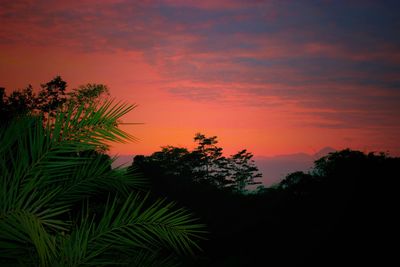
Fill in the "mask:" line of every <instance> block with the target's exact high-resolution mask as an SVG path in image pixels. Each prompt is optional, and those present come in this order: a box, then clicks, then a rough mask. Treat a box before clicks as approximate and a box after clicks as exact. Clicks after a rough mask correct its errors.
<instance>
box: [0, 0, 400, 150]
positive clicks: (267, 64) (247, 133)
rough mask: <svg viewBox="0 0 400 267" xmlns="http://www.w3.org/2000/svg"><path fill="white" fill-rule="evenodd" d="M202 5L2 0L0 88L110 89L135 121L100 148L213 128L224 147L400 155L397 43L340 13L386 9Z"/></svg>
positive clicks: (378, 28)
mask: <svg viewBox="0 0 400 267" xmlns="http://www.w3.org/2000/svg"><path fill="white" fill-rule="evenodd" d="M16 2H18V3H16ZM133 2H134V3H135V4H132V3H133ZM202 3H203V4H199V2H198V1H154V2H153V1H149V2H147V1H143V2H142V1H141V2H140V3H139V2H135V1H130V2H129V1H86V0H85V1H79V3H70V2H69V1H59V2H58V3H57V4H56V3H54V2H52V1H4V2H2V4H0V25H2V26H0V27H1V28H0V86H2V87H6V89H8V90H10V89H17V88H23V87H25V86H26V85H28V84H32V85H33V86H34V87H36V88H38V87H39V84H40V83H44V82H47V81H49V80H51V79H52V78H53V77H54V76H56V75H61V76H62V77H63V79H64V80H66V81H67V82H68V84H69V88H74V87H76V86H78V85H80V84H84V83H88V82H90V83H104V84H106V85H108V86H109V88H110V93H111V95H112V96H113V97H115V98H116V99H118V100H123V101H126V102H129V103H136V104H138V105H139V106H138V107H137V108H136V109H135V110H134V111H133V112H132V113H130V114H129V115H127V116H126V117H125V118H124V121H127V122H143V123H144V124H143V125H135V126H124V129H125V130H127V131H129V132H131V133H132V134H134V135H135V136H136V137H138V138H139V139H140V141H139V142H138V143H134V144H123V145H115V146H114V147H113V148H112V150H111V152H112V153H118V154H149V153H151V152H154V151H156V150H158V149H159V147H160V146H163V145H176V146H186V147H189V148H191V147H192V146H193V142H192V140H193V136H194V134H195V133H196V132H202V133H205V134H207V135H217V136H218V137H219V141H220V145H221V146H222V147H224V151H225V152H226V153H227V154H232V153H235V152H237V151H238V150H239V149H242V148H247V149H248V150H249V151H251V152H253V153H254V154H255V155H256V156H269V155H276V154H287V153H294V152H300V151H302V152H307V153H315V152H316V151H318V150H319V149H321V148H322V147H325V146H331V147H334V148H336V149H341V148H346V147H350V148H354V149H360V150H363V151H371V150H375V151H376V150H378V151H389V152H390V153H391V154H395V155H399V154H400V144H399V142H398V140H399V138H398V136H399V134H400V125H399V121H400V120H399V118H400V108H399V106H400V105H399V103H400V93H399V90H400V87H399V85H400V80H399V78H398V77H400V76H399V75H398V74H400V72H399V63H400V52H399V49H398V48H399V43H400V42H399V40H398V38H397V37H396V38H397V39H396V38H394V37H393V38H386V39H385V43H382V42H379V40H381V39H382V38H383V37H385V36H387V35H388V36H389V35H390V36H392V35H391V34H392V33H393V32H391V31H390V29H387V28H385V26H386V27H387V25H385V24H382V25H368V24H365V22H363V21H364V20H362V21H357V20H353V19H351V18H352V15H353V14H352V13H351V12H352V8H353V11H354V12H356V10H358V11H357V12H361V13H360V14H361V17H362V18H364V17H365V19H370V20H372V21H374V19H375V20H378V19H379V18H380V16H383V15H386V16H389V18H391V17H390V16H391V13H390V14H386V13H384V12H390V10H391V8H389V7H388V8H386V7H381V6H379V5H378V7H379V8H381V9H382V10H380V9H378V13H371V10H373V9H374V10H377V8H378V7H377V6H374V5H371V4H369V5H368V4H366V5H365V7H363V9H359V8H358V6H357V5H354V6H352V5H351V6H350V7H347V9H346V12H347V13H348V14H347V13H346V12H345V14H341V13H334V12H333V13H332V14H331V13H330V12H331V11H330V10H334V11H335V10H337V11H341V10H344V9H343V8H345V7H343V6H340V5H336V4H332V3H331V4H329V2H326V3H325V4H319V5H316V6H313V5H312V4H311V3H310V2H308V3H307V2H304V3H303V4H302V5H300V6H297V5H298V4H293V5H291V4H289V3H286V2H285V3H284V4H282V3H280V2H279V1H265V2H264V1H254V2H253V1H248V2H247V4H244V3H245V2H243V1H222V2H219V3H220V4H212V3H214V2H213V1H203V2H202ZM274 3H275V4H274ZM329 5H333V6H329ZM358 5H361V4H358ZM385 8H386V9H385ZM379 10H380V11H379ZM362 12H364V13H362ZM379 12H381V13H382V14H381V13H379ZM27 14H30V16H26V15H27ZM310 14H311V15H313V16H311V15H310ZM338 14H341V15H338ZM393 16H394V15H393ZM376 17H378V18H376ZM396 19H397V17H393V20H396ZM290 20H294V21H293V22H291V21H290ZM309 20H311V21H309ZM318 21H319V22H320V23H321V24H323V25H326V27H327V28H330V29H331V33H332V36H327V35H326V34H325V31H324V27H320V26H316V23H315V22H318ZM396 21H397V22H399V20H396ZM389 22H391V21H389ZM389 22H388V23H389ZM346 23H347V24H346ZM363 23H364V24H363ZM332 25H333V26H332ZM296 27H298V28H296ZM384 28H385V31H383V30H382V29H384ZM360 29H363V31H361V32H360ZM352 34H353V35H354V34H357V38H358V39H357V38H354V39H352V37H351V36H353V35H352ZM379 34H381V35H382V36H380V35H379ZM349 36H350V37H349ZM359 39H361V40H362V41H363V42H364V44H365V46H367V47H365V46H360V44H359V41H358V40H359Z"/></svg>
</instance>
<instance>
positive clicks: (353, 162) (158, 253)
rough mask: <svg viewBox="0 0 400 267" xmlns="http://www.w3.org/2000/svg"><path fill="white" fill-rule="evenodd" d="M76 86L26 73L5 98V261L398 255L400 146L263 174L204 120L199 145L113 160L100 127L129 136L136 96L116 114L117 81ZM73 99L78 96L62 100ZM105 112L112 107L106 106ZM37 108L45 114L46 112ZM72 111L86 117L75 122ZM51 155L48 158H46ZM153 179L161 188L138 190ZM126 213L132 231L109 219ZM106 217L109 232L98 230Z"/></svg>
mask: <svg viewBox="0 0 400 267" xmlns="http://www.w3.org/2000/svg"><path fill="white" fill-rule="evenodd" d="M65 86H66V84H64V83H62V79H61V78H59V77H57V78H56V79H54V80H53V81H51V82H49V83H47V84H45V85H43V88H42V91H43V93H39V95H34V94H33V92H32V90H31V89H30V88H31V87H28V88H27V89H26V90H23V91H19V92H16V93H12V94H11V95H10V96H5V95H4V93H3V94H2V99H0V100H2V102H1V103H0V105H1V107H0V108H1V125H2V126H1V129H2V131H1V134H0V140H1V143H2V147H1V150H0V157H1V166H0V167H1V175H2V185H1V187H0V190H1V191H0V194H1V195H0V197H1V204H0V205H1V210H0V212H1V215H0V258H1V260H2V261H3V262H4V264H3V265H5V263H9V264H10V265H11V266H13V264H14V265H15V264H20V265H28V264H29V263H30V265H39V264H40V265H51V266H78V265H87V264H93V265H96V266H97V265H113V264H123V265H128V266H167V265H168V264H175V263H176V264H177V265H183V266H352V265H353V266H362V265H364V264H367V263H368V264H372V265H375V266H387V265H389V262H392V261H393V260H395V261H397V259H396V258H395V256H396V255H397V247H396V246H395V245H393V244H396V243H397V240H396V239H395V234H394V233H395V229H397V223H396V222H397V219H396V217H397V214H396V213H397V211H398V204H397V203H398V192H397V186H396V184H397V183H396V180H397V179H399V177H400V158H395V157H390V156H388V155H387V154H384V153H369V154H365V153H362V152H359V151H354V150H350V149H346V150H342V151H338V152H334V153H330V154H329V155H327V156H325V157H323V158H321V159H319V160H317V161H316V162H315V166H314V169H313V170H312V171H310V172H309V173H303V172H295V173H291V174H289V175H287V177H286V178H285V179H284V180H283V181H281V182H280V183H279V184H277V185H275V186H273V187H271V188H265V187H263V186H258V187H256V186H257V184H259V180H260V179H259V178H260V174H259V173H258V169H257V167H256V166H255V164H254V162H253V161H252V154H251V153H249V152H247V151H246V150H242V151H239V152H238V153H237V154H235V155H232V156H230V157H225V156H224V155H223V153H222V148H220V147H218V142H217V138H216V137H215V136H213V137H206V136H204V135H202V134H196V136H195V138H194V141H195V142H196V144H197V147H196V148H195V149H193V150H192V151H189V150H187V149H186V148H180V147H172V146H168V147H163V148H162V149H161V151H158V152H155V153H153V154H152V155H150V156H141V155H138V156H135V158H134V161H133V163H132V166H130V167H129V168H128V169H127V170H120V169H117V170H112V169H111V167H110V166H111V165H110V164H111V159H110V158H109V157H108V156H107V155H105V154H104V151H105V150H106V148H107V147H106V145H105V143H104V142H103V140H114V141H118V140H121V139H123V140H125V139H129V136H128V135H126V133H123V132H121V131H119V130H118V128H117V125H118V119H119V117H120V116H121V115H122V114H123V113H125V112H123V110H124V111H127V110H129V109H130V108H132V107H130V106H124V108H123V109H122V110H121V112H119V113H118V112H117V113H118V114H116V113H113V112H111V114H114V116H111V117H110V116H109V117H107V116H105V114H110V113H107V112H105V111H106V110H109V109H105V110H103V111H102V110H101V107H104V104H99V103H101V101H99V99H101V95H103V94H104V93H106V92H107V90H106V89H107V88H106V87H104V86H100V87H99V85H87V86H83V87H80V88H79V89H77V90H74V91H73V92H74V93H70V94H67V93H66V92H65ZM57 88H58V89H57ZM57 92H58V93H57ZM0 93H1V92H0ZM38 99H42V100H40V101H39V100H38ZM46 99H49V101H48V102H46V101H45V100H46ZM52 99H53V100H54V101H53V100H52ZM81 99H85V100H84V101H81ZM97 101H99V102H98V103H97ZM88 103H94V104H93V105H94V106H92V105H91V104H88ZM96 103H97V104H96ZM106 103H109V102H106ZM63 106H68V107H69V109H67V110H64V111H63V112H61V113H60V112H58V113H57V110H59V109H60V107H63ZM77 107H81V108H80V109H82V110H89V112H88V113H87V116H86V117H85V115H76V114H77V112H76V111H77V110H79V108H77ZM93 107H97V108H93ZM113 107H115V109H118V106H109V108H113ZM69 110H70V111H69ZM99 110H100V111H99ZM114 111H115V110H114ZM82 112H83V111H82ZM99 112H100V113H101V112H103V115H101V114H100V115H95V114H99ZM26 114H39V115H40V114H42V115H41V116H43V117H44V118H47V119H46V120H45V122H46V123H44V124H43V119H39V120H38V119H37V118H36V117H33V118H31V117H29V116H28V117H27V116H26ZM57 114H58V115H57ZM59 114H61V115H62V116H61V115H59ZM68 114H70V115H69V116H68ZM82 114H86V113H85V112H83V113H82ZM70 116H72V117H73V118H75V119H72V120H70V121H69V122H68V124H66V121H65V119H66V118H68V117H70ZM93 116H94V117H96V116H97V118H102V119H101V120H98V119H95V120H93ZM35 118H36V119H35ZM82 120H83V121H85V122H87V123H80V122H82ZM71 121H72V122H71ZM43 125H44V126H46V125H47V126H48V125H50V126H48V127H47V128H46V127H44V126H43ZM82 125H85V126H84V127H83V128H82ZM40 129H42V130H40ZM57 129H62V130H57ZM85 129H86V130H85ZM88 129H89V130H90V131H87V130H88ZM77 130H82V132H83V133H85V134H82V135H79V134H78V135H77V134H76V133H77V132H79V131H77ZM21 133H24V134H21ZM39 133H40V134H41V135H40V136H42V137H43V138H44V139H45V140H47V141H46V142H49V144H48V145H46V146H45V149H42V148H40V149H39V148H38V147H36V143H37V142H36V143H34V144H35V146H34V144H33V143H32V140H33V139H32V138H28V137H29V136H30V135H31V134H39ZM73 133H74V134H73ZM88 133H93V134H88ZM20 136H21V138H22V139H20ZM40 136H38V137H37V138H39V137H40ZM49 137H51V138H50V139H49ZM35 138H36V137H35ZM34 140H36V139H34ZM77 141H78V142H77ZM46 144H47V143H46ZM37 149H39V150H37ZM46 149H47V150H46ZM33 152H35V153H33ZM32 153H33V154H32ZM27 154H29V156H27ZM41 157H44V159H45V160H44V161H38V160H37V159H38V158H41ZM34 162H36V163H37V165H35V164H33V163H34ZM143 179H144V180H143ZM144 181H147V183H148V184H147V186H148V187H149V188H150V191H151V192H150V194H147V193H140V192H143V186H144V184H143V182H144ZM13 190H14V191H13ZM138 190H139V193H138ZM145 191H146V190H145ZM133 192H134V193H133ZM160 199H166V200H164V201H161V200H160ZM171 201H173V202H175V203H176V204H174V205H172V204H169V203H171ZM112 203H115V205H114V204H112ZM187 210H189V211H190V212H192V213H194V214H195V216H194V217H193V216H192V215H191V214H190V213H188V211H187ZM118 213H120V214H121V215H117V214H118ZM32 214H33V215H34V216H30V215H32ZM195 217H198V218H199V221H193V218H195ZM138 220H139V221H140V223H138ZM118 223H119V224H120V225H121V224H124V223H125V225H124V227H122V228H123V229H124V231H119V230H118V231H113V230H112V229H114V228H113V227H112V226H113V225H114V226H115V225H117V224H118ZM163 223H164V224H163ZM203 223H204V224H205V225H206V230H207V231H208V233H207V234H205V233H204V232H202V231H204V229H205V228H203V226H202V225H201V224H203ZM138 225H140V226H138ZM162 225H163V226H162ZM166 225H168V226H172V227H170V228H168V227H166ZM107 227H108V228H107ZM117 228H118V227H117ZM122 228H118V229H122ZM167 228H168V229H167ZM107 229H108V232H107V231H105V232H107V233H109V234H108V235H107V234H106V233H104V234H101V235H98V233H99V232H101V231H103V230H107ZM115 229H116V228H115ZM95 233H97V235H96V234H95ZM99 236H101V238H99ZM43 237H46V238H47V239H46V238H43ZM202 237H206V239H202ZM96 238H97V239H96ZM197 246H200V247H201V248H202V251H200V250H198V249H197ZM46 251H50V252H49V253H47V254H46ZM191 252H192V253H193V254H194V256H193V255H192V256H190V254H191Z"/></svg>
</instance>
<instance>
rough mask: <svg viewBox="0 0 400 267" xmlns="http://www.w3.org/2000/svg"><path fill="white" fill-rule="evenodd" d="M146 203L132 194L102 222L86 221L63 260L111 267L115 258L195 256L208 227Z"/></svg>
mask: <svg viewBox="0 0 400 267" xmlns="http://www.w3.org/2000/svg"><path fill="white" fill-rule="evenodd" d="M146 200H147V197H145V198H141V197H140V195H138V194H136V195H133V194H131V195H130V196H129V197H128V198H127V199H126V200H125V202H124V203H123V204H122V205H121V206H120V205H118V202H119V201H118V199H117V198H116V199H114V201H112V202H111V203H108V204H107V205H106V208H105V211H104V214H103V216H102V217H101V218H100V219H99V220H98V222H95V218H92V219H91V220H89V219H85V220H82V223H81V224H80V225H79V226H77V227H76V228H75V229H74V230H73V231H72V232H71V234H70V235H69V237H68V238H67V239H66V240H65V241H64V243H63V248H62V249H61V251H62V252H61V253H62V256H61V258H62V259H67V261H68V262H69V264H77V263H79V264H89V263H90V262H93V260H95V262H96V265H98V266H100V265H110V262H108V261H107V260H108V259H109V258H110V255H113V254H114V255H117V254H121V253H127V252H130V253H132V254H134V255H136V253H138V252H146V251H147V252H148V253H155V251H157V250H159V249H160V248H167V249H171V248H172V249H173V250H174V251H175V252H176V253H178V254H180V253H183V254H187V253H190V254H193V253H194V250H193V248H196V249H200V248H199V247H198V246H197V244H196V242H195V241H194V240H196V239H198V238H201V235H202V234H204V233H205V231H204V230H203V229H204V225H202V224H199V223H196V222H195V221H196V219H194V217H193V215H192V214H190V213H189V212H187V211H186V210H184V209H182V208H181V209H175V208H174V204H173V203H165V201H161V200H160V201H157V202H155V203H154V204H152V205H150V206H148V207H145V205H146V204H147V203H146ZM86 218H89V215H86Z"/></svg>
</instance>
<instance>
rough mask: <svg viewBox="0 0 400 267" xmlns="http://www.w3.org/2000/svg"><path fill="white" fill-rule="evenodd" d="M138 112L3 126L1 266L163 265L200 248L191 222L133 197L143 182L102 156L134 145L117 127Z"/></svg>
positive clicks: (110, 106) (100, 107)
mask: <svg viewBox="0 0 400 267" xmlns="http://www.w3.org/2000/svg"><path fill="white" fill-rule="evenodd" d="M133 108H134V106H133V105H128V104H123V103H117V104H114V103H113V101H106V102H104V103H102V104H96V105H91V106H89V107H87V106H86V107H85V106H76V105H75V106H74V105H73V104H71V105H70V106H69V107H67V108H64V109H62V110H60V111H59V112H58V113H57V114H56V115H55V117H54V118H53V119H50V120H47V121H46V123H45V125H43V124H44V123H43V119H42V118H41V117H38V116H29V115H24V116H22V117H19V118H16V119H14V120H13V121H11V122H10V123H8V124H7V125H6V126H2V127H1V129H0V143H1V146H0V176H1V177H0V179H1V180H0V265H1V266H4V265H10V266H15V265H23V266H81V265H95V266H105V265H129V266H135V265H137V266H146V265H149V266H150V265H151V266H156V265H163V266H164V265H167V264H169V263H173V262H174V260H175V259H176V255H182V254H184V255H186V254H194V253H195V252H196V251H197V250H198V249H199V247H198V245H197V242H198V239H199V238H202V235H203V233H204V226H203V225H201V224H199V223H197V222H196V219H195V218H194V217H193V216H192V214H190V213H189V212H188V211H186V210H185V209H182V208H176V207H175V206H174V204H173V203H167V202H165V201H164V200H156V201H153V203H150V197H149V194H143V193H141V191H140V190H133V189H141V188H142V186H143V183H144V181H143V179H140V178H139V177H137V176H135V175H132V174H129V173H127V172H126V171H125V170H124V169H111V168H110V164H111V159H110V158H108V157H105V156H104V155H102V154H101V153H98V152H96V151H102V150H103V149H105V148H107V146H108V144H109V142H110V141H111V142H126V141H130V140H134V137H133V136H131V135H129V134H128V133H126V132H124V131H122V130H120V129H119V128H118V127H117V126H118V120H119V119H120V118H121V117H122V116H123V115H125V114H126V113H128V112H129V111H131V110H132V109H133ZM88 151H89V152H88ZM90 151H91V152H90ZM134 192H136V193H134Z"/></svg>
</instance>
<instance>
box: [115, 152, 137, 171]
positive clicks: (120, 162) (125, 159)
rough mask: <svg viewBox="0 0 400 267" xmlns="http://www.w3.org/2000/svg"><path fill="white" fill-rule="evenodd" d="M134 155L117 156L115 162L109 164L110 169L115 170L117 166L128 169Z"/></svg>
mask: <svg viewBox="0 0 400 267" xmlns="http://www.w3.org/2000/svg"><path fill="white" fill-rule="evenodd" d="M134 156H135V155H118V156H117V158H116V160H115V161H114V162H113V163H112V164H111V167H112V168H116V167H118V166H123V167H129V166H131V165H132V162H133V157H134Z"/></svg>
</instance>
